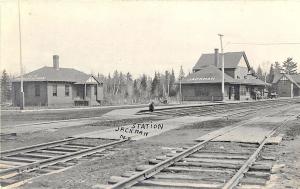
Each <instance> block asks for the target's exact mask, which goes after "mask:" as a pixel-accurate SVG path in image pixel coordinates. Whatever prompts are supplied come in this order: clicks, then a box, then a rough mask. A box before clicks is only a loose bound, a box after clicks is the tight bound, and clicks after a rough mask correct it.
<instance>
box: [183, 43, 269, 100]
mask: <svg viewBox="0 0 300 189" xmlns="http://www.w3.org/2000/svg"><path fill="white" fill-rule="evenodd" d="M224 67H225V69H224V72H225V75H224V80H225V91H224V100H250V99H256V98H257V94H261V95H263V94H264V89H265V87H266V85H267V84H266V83H265V82H264V81H262V80H260V79H258V78H257V77H255V76H253V75H252V73H251V67H250V64H249V61H248V59H247V56H246V54H245V52H227V53H224ZM181 85H182V98H183V100H185V101H220V100H222V64H221V56H220V54H219V51H218V49H215V52H214V53H211V54H202V55H201V57H200V58H199V60H198V61H197V63H196V65H195V66H194V67H193V73H191V74H190V75H188V76H186V77H185V78H183V79H182V81H181Z"/></svg>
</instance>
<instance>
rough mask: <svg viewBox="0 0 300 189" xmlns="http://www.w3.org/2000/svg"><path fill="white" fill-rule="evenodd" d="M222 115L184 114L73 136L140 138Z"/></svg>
mask: <svg viewBox="0 0 300 189" xmlns="http://www.w3.org/2000/svg"><path fill="white" fill-rule="evenodd" d="M218 118H220V117H213V116H202V117H196V116H184V117H178V118H172V119H165V120H161V121H153V122H152V121H150V122H143V123H133V124H131V125H126V126H119V127H114V128H110V129H105V130H101V131H94V132H89V133H84V134H79V135H74V136H72V137H84V138H102V139H128V138H130V139H131V140H140V139H145V138H148V137H152V136H155V135H159V134H161V133H164V132H166V131H169V130H172V129H176V128H179V127H183V126H186V125H190V124H193V123H198V122H203V121H209V120H213V119H218Z"/></svg>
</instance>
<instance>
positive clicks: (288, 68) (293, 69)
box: [282, 57, 297, 74]
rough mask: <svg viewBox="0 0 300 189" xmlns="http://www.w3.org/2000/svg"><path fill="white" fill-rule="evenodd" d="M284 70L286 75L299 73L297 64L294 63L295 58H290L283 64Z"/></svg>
mask: <svg viewBox="0 0 300 189" xmlns="http://www.w3.org/2000/svg"><path fill="white" fill-rule="evenodd" d="M282 68H283V71H284V73H286V74H296V73H297V62H294V61H293V58H290V57H288V58H287V59H286V60H285V61H284V62H283V63H282Z"/></svg>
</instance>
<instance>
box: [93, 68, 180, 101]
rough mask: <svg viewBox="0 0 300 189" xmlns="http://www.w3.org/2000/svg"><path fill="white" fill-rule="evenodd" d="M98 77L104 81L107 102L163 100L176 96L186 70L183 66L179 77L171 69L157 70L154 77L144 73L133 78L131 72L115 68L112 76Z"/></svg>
mask: <svg viewBox="0 0 300 189" xmlns="http://www.w3.org/2000/svg"><path fill="white" fill-rule="evenodd" d="M98 77H99V78H100V79H101V80H103V82H104V95H105V99H106V103H108V104H111V103H139V102H148V101H149V99H157V100H161V101H162V100H163V99H165V98H167V97H170V98H175V97H176V96H177V95H178V91H179V87H178V86H177V85H176V81H178V79H179V78H182V77H184V72H183V69H182V67H181V68H180V74H179V76H178V77H177V78H176V76H175V74H174V70H173V69H171V70H166V71H165V72H163V73H160V72H155V74H154V76H153V77H151V76H148V75H146V74H142V75H141V76H140V77H138V78H136V79H133V78H132V75H131V74H130V73H129V72H128V73H126V74H123V73H122V72H119V71H118V70H115V71H114V73H113V75H112V76H111V74H108V76H104V75H100V74H98Z"/></svg>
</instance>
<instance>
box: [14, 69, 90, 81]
mask: <svg viewBox="0 0 300 189" xmlns="http://www.w3.org/2000/svg"><path fill="white" fill-rule="evenodd" d="M91 76H92V75H89V74H86V73H83V72H81V71H78V70H75V69H73V68H59V69H55V68H53V67H47V66H45V67H42V68H40V69H37V70H34V71H32V72H30V73H27V74H24V76H23V79H24V81H63V82H72V83H78V84H81V83H85V81H87V80H88V79H89V78H90V77H91ZM92 77H94V76H92ZM94 78H95V77H94ZM95 79H96V78H95ZM15 81H20V77H17V78H16V79H15Z"/></svg>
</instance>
